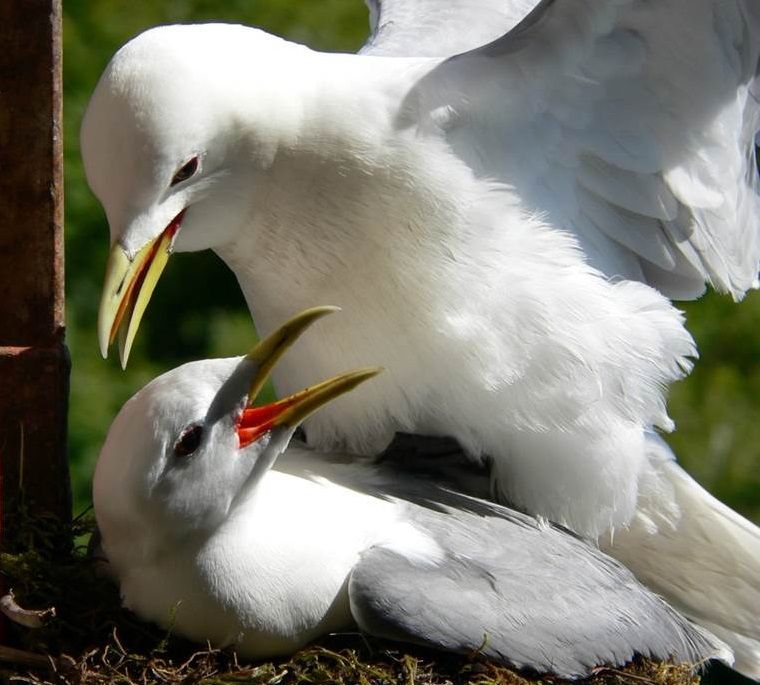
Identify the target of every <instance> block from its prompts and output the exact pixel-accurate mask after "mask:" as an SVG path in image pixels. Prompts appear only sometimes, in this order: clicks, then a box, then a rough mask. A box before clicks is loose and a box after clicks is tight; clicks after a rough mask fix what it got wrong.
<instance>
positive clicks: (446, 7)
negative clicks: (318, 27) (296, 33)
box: [360, 0, 536, 57]
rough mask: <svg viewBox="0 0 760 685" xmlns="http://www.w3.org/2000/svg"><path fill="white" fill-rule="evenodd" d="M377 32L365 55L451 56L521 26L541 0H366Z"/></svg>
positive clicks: (367, 44)
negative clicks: (537, 1)
mask: <svg viewBox="0 0 760 685" xmlns="http://www.w3.org/2000/svg"><path fill="white" fill-rule="evenodd" d="M365 1H366V3H367V6H368V7H369V23H370V31H371V35H370V37H369V39H368V40H367V43H366V44H365V45H364V47H363V48H362V49H361V51H360V52H361V53H362V54H368V55H388V56H391V55H392V56H404V57H449V56H451V55H455V54H457V53H459V52H463V51H465V50H472V49H473V48H476V47H478V46H480V45H483V44H485V43H488V42H490V41H492V40H494V39H496V38H498V37H499V36H501V35H502V34H504V33H505V32H506V31H509V30H510V29H511V28H512V27H513V26H515V25H516V24H517V23H518V22H519V21H520V20H521V19H522V18H523V17H524V16H525V15H526V14H527V13H528V12H529V11H530V10H531V9H532V7H533V5H535V4H536V2H535V0H443V1H442V0H365Z"/></svg>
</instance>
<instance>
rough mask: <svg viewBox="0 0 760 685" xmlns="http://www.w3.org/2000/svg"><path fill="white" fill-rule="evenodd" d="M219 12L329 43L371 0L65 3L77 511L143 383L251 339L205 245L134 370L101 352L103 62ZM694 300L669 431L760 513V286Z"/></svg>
mask: <svg viewBox="0 0 760 685" xmlns="http://www.w3.org/2000/svg"><path fill="white" fill-rule="evenodd" d="M212 20H214V21H225V22H239V23H245V24H251V25H255V26H260V27H262V28H264V29H266V30H268V31H271V32H273V33H277V34H279V35H282V36H285V37H287V38H290V39H291V40H296V41H299V42H304V43H307V44H308V45H310V46H312V47H315V48H318V49H325V50H355V49H356V48H357V47H358V46H359V45H361V43H362V41H363V38H364V36H365V35H366V31H367V14H366V9H365V8H364V6H363V3H362V2H361V0H225V1H224V2H222V1H220V0H130V1H127V0H65V1H64V96H65V101H64V102H65V105H64V106H65V157H66V248H67V252H66V260H67V261H66V269H67V276H66V285H67V306H68V310H67V323H68V344H69V346H70V348H71V354H72V361H73V367H72V380H71V384H72V394H71V410H70V454H71V463H72V475H73V485H74V494H75V503H76V504H75V507H76V510H77V511H78V510H80V509H81V508H83V507H84V506H86V504H87V503H88V502H89V498H90V478H91V474H92V469H93V466H94V463H95V460H96V458H97V454H98V450H99V448H100V444H101V443H102V440H103V438H104V436H105V433H106V430H107V428H108V425H109V424H110V422H111V420H112V418H113V416H114V415H115V413H116V412H117V411H118V409H119V407H120V406H121V405H122V403H123V402H124V401H125V400H126V399H127V398H128V397H129V396H130V395H131V394H132V393H134V392H135V391H136V390H137V389H138V388H140V387H141V386H142V385H144V384H145V383H146V382H147V381H148V380H149V379H151V378H153V377H154V376H156V375H158V374H159V373H161V372H162V371H165V370H167V369H169V368H171V367H173V366H176V365H178V364H180V363H182V362H184V361H189V360H192V359H198V358H203V357H211V356H224V355H235V354H241V353H242V352H243V351H244V350H246V349H247V348H248V347H249V346H250V344H251V341H252V339H253V335H254V333H253V327H252V324H251V323H250V318H249V316H248V312H247V309H246V308H245V305H244V302H243V298H242V296H241V294H240V292H239V290H238V287H237V284H236V283H235V279H234V277H233V276H232V274H231V273H230V272H229V271H228V270H227V269H226V267H225V266H224V265H223V264H222V263H221V261H220V260H219V259H217V258H216V257H215V256H214V255H213V254H211V253H203V254H192V255H181V256H180V257H175V258H174V259H173V260H171V262H170V263H169V266H168V268H167V272H166V273H165V275H164V276H163V278H162V279H161V284H160V286H159V287H158V289H157V291H156V294H155V295H154V297H153V300H152V302H151V305H150V310H149V312H148V315H147V316H146V317H145V319H144V320H143V323H142V325H141V331H140V335H139V336H138V339H137V342H136V344H135V348H134V350H133V352H132V357H131V359H130V364H129V369H128V370H127V371H126V372H122V371H121V370H120V369H119V367H118V364H117V362H116V360H115V359H109V360H108V361H107V362H104V361H103V360H102V359H101V358H100V356H99V354H98V352H97V342H96V334H95V319H96V313H97V306H98V300H99V295H100V285H101V279H102V272H103V267H104V265H105V259H106V253H107V249H108V239H107V228H106V222H105V218H104V216H103V213H102V211H101V209H100V207H99V205H98V203H97V202H96V200H95V199H94V198H93V196H92V195H91V194H90V192H89V190H88V189H87V185H86V182H85V180H84V173H83V170H82V165H81V160H80V157H79V151H78V148H79V142H78V130H79V125H80V121H81V118H82V113H83V111H84V108H85V106H86V103H87V99H88V97H89V94H90V93H91V91H92V89H93V88H94V86H95V83H96V81H97V78H98V76H99V74H100V72H101V71H102V70H103V68H104V67H105V65H106V63H107V62H108V60H109V59H110V57H111V55H112V54H113V53H114V52H115V51H116V50H117V49H118V47H119V46H120V45H122V44H123V43H124V42H125V41H127V40H128V39H129V38H130V37H132V36H134V35H135V34H137V33H139V32H140V31H142V30H143V29H146V28H148V27H150V26H154V25H157V24H165V23H174V22H196V21H212ZM260 67H261V68H262V69H266V68H267V65H266V64H262V65H260ZM685 308H686V311H687V317H688V323H689V327H690V330H691V331H692V332H693V333H694V335H695V337H696V338H697V342H698V344H699V347H700V351H701V355H702V359H701V360H700V361H699V363H698V364H697V367H696V370H695V372H694V373H693V374H692V376H691V377H690V378H689V379H688V380H687V381H684V382H682V383H680V384H678V385H677V386H676V387H674V388H673V390H672V392H671V402H670V407H671V415H672V416H673V418H674V419H675V420H676V422H677V424H678V430H677V431H676V432H675V433H674V434H673V435H672V436H671V437H669V441H670V443H671V445H672V446H673V447H674V449H675V450H676V453H677V454H678V455H679V458H680V460H681V463H682V464H683V465H684V466H685V467H686V468H687V469H688V470H689V471H690V472H691V473H692V474H693V475H694V476H695V477H696V478H697V479H698V480H699V481H700V482H701V483H703V484H704V485H705V486H706V487H707V488H708V489H710V490H711V491H712V492H714V493H715V494H716V495H717V496H718V497H720V498H721V499H723V500H724V501H726V502H727V503H729V504H730V505H731V506H733V507H735V508H737V509H738V510H739V511H741V512H743V513H745V514H747V515H749V516H751V517H753V518H754V519H755V520H756V521H760V468H759V467H760V330H759V328H760V295H758V294H753V295H751V296H750V297H748V298H747V299H746V301H745V302H743V303H741V304H740V305H735V304H734V303H732V302H731V301H730V299H728V298H726V297H719V296H717V295H715V294H710V295H709V296H707V297H705V298H703V299H702V300H701V301H700V302H697V303H690V304H688V305H687V306H686V307H685Z"/></svg>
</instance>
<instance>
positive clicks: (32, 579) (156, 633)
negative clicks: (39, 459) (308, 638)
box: [0, 508, 699, 685]
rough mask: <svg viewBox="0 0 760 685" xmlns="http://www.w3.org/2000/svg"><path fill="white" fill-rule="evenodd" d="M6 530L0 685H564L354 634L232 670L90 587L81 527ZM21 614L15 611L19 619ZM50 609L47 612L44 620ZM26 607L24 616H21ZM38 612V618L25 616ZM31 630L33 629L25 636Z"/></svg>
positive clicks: (653, 680) (224, 654)
mask: <svg viewBox="0 0 760 685" xmlns="http://www.w3.org/2000/svg"><path fill="white" fill-rule="evenodd" d="M17 511H18V513H17V514H16V515H15V517H14V520H13V521H7V522H6V523H7V524H8V530H10V531H13V539H12V540H10V541H6V543H5V544H4V547H3V549H2V551H1V552H0V571H1V572H2V575H3V576H4V579H5V585H6V587H7V588H13V591H14V593H15V595H14V597H15V600H16V601H17V602H18V606H16V607H15V608H14V610H15V611H16V612H17V615H16V619H17V620H19V621H20V622H21V624H26V625H21V624H19V623H14V622H6V623H7V627H6V631H5V636H4V639H3V643H4V645H5V646H2V647H0V680H2V682H15V683H19V682H21V683H34V684H43V683H45V684H47V683H51V684H56V685H68V684H72V685H73V684H79V683H92V684H100V683H123V684H124V685H138V684H139V685H151V684H161V685H165V684H166V683H183V684H184V683H187V684H191V683H193V684H194V683H199V684H201V683H202V684H203V685H232V684H240V683H251V684H253V685H264V684H267V685H295V684H299V685H300V684H304V683H324V684H325V685H327V684H332V683H335V684H337V685H354V684H360V685H383V684H388V685H391V684H393V685H396V684H398V685H444V684H452V685H464V684H471V685H497V684H500V685H534V684H535V683H553V684H559V683H562V682H563V681H562V680H559V679H556V678H547V677H538V676H531V675H530V674H525V673H519V672H516V671H514V670H511V669H509V668H505V667H504V666H501V665H497V664H493V663H489V662H487V661H485V660H483V659H482V658H480V657H479V656H478V655H477V654H473V655H470V656H469V657H461V656H455V655H449V654H442V653H440V652H435V651H431V650H425V649H421V648H416V647H414V648H412V647H410V646H408V645H398V644H394V643H389V642H384V641H381V640H376V639H373V638H368V637H366V636H364V635H361V634H359V633H345V634H336V635H330V636H327V637H325V638H324V639H323V640H322V641H320V643H319V644H316V645H313V646H310V647H308V648H306V649H303V650H301V651H299V652H298V653H297V654H295V655H294V656H293V657H292V658H290V659H287V660H285V659H283V660H277V661H273V662H267V663H247V662H241V661H239V660H238V658H237V656H236V655H235V653H234V652H232V651H229V650H216V649H212V648H211V647H210V646H207V647H206V648H200V649H199V647H198V645H193V644H190V643H188V642H187V641H185V640H182V639H180V638H179V637H176V636H174V635H172V632H171V630H169V631H162V630H160V629H158V628H156V627H155V626H151V625H149V624H145V623H142V622H141V621H140V620H139V619H137V618H136V617H135V616H134V615H133V614H131V613H130V612H129V611H127V610H125V609H123V608H122V607H121V606H120V603H119V596H118V592H117V590H116V588H114V586H113V585H112V584H111V583H110V582H109V581H107V580H106V579H104V578H102V577H100V576H99V575H98V574H97V572H96V566H95V563H94V562H93V560H92V558H91V556H90V555H89V554H88V553H87V547H86V546H87V541H88V539H89V536H90V535H91V533H92V531H93V530H94V521H93V519H92V517H91V515H90V516H83V517H79V518H78V519H75V520H74V521H73V523H71V524H65V525H64V524H61V523H60V522H59V521H57V520H56V519H53V518H45V517H43V518H39V517H38V518H32V517H30V516H28V513H27V512H25V511H24V510H23V508H20V509H18V510H17ZM22 607H23V609H22ZM53 607H54V611H51V610H50V609H51V608H53ZM30 608H32V609H34V610H30ZM35 610H36V611H35ZM30 626H34V627H30ZM585 682H587V683H589V685H697V683H699V677H697V676H695V675H694V674H693V672H692V669H691V668H690V667H689V666H687V665H676V664H669V663H656V662H652V661H648V660H645V659H639V660H637V661H635V662H633V663H631V664H629V665H628V666H626V667H625V668H622V669H612V668H600V669H598V671H597V672H596V673H595V674H594V675H593V676H592V677H591V678H589V679H588V680H587V681H585Z"/></svg>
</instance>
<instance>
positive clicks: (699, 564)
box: [602, 435, 760, 680]
mask: <svg viewBox="0 0 760 685" xmlns="http://www.w3.org/2000/svg"><path fill="white" fill-rule="evenodd" d="M649 446H650V465H651V471H650V473H649V474H648V475H647V477H646V479H645V480H644V481H643V482H642V484H641V490H640V496H639V501H638V508H637V512H636V515H635V517H634V520H633V521H632V522H631V524H630V526H629V527H628V528H626V529H625V530H618V531H616V532H615V535H614V537H613V538H612V539H611V540H610V541H608V542H605V541H603V542H602V547H603V548H604V550H605V551H606V552H607V553H608V554H610V555H611V556H614V557H616V558H617V559H619V560H620V561H621V562H623V563H624V564H625V565H626V566H627V567H628V568H630V569H631V570H632V571H633V573H634V574H635V575H636V576H637V578H638V579H639V580H640V581H642V582H643V583H644V584H645V585H647V586H649V587H650V588H651V589H653V590H655V591H656V592H658V593H659V594H660V595H662V596H663V597H664V598H665V599H666V600H667V601H668V602H670V603H671V604H672V605H673V606H675V607H676V608H678V609H679V610H680V611H681V612H683V613H684V614H685V615H686V616H688V617H689V618H691V619H692V620H693V621H694V622H696V623H698V624H699V625H701V626H703V627H705V628H707V629H708V630H710V631H712V632H713V633H714V634H715V635H717V636H718V637H720V638H721V639H723V640H724V641H725V642H726V643H727V644H728V645H729V646H731V648H732V649H733V650H734V654H735V658H736V661H735V664H734V668H735V669H736V670H737V671H739V672H741V673H742V674H744V675H745V676H747V677H749V678H754V679H759V680H760V528H758V527H757V526H755V525H754V524H753V523H751V522H750V521H748V520H747V519H745V518H743V517H742V516H740V515H739V514H737V513H736V512H735V511H733V510H732V509H730V508H729V507H727V506H726V505H725V504H723V503H722V502H720V501H718V500H717V499H715V498H714V497H713V496H712V495H710V493H708V492H707V491H706V490H705V489H704V488H702V487H701V486H700V485H699V484H698V483H697V482H696V481H695V480H694V479H692V478H691V477H690V476H689V475H688V474H687V473H686V472H685V471H684V470H683V469H682V468H681V467H679V466H678V464H676V463H675V460H674V458H673V455H672V452H671V451H670V449H669V448H668V447H667V445H666V444H665V443H664V442H663V441H662V440H661V439H660V438H659V437H657V436H655V435H652V436H651V438H650V440H649Z"/></svg>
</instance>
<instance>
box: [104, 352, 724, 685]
mask: <svg viewBox="0 0 760 685" xmlns="http://www.w3.org/2000/svg"><path fill="white" fill-rule="evenodd" d="M257 368H258V367H257V365H256V364H255V363H252V362H251V360H250V359H241V358H234V359H216V360H204V361H200V362H193V363H190V364H186V365H185V366H182V367H180V368H178V369H174V370H173V371H170V372H168V373H166V374H164V375H163V376H160V377H159V378H157V379H156V380H154V381H153V382H152V383H150V384H148V385H147V386H146V387H145V388H143V389H142V390H141V391H140V392H138V393H137V394H136V395H135V396H134V397H133V398H132V399H131V400H130V401H129V402H127V404H126V405H125V406H124V408H123V409H122V411H121V412H120V413H119V415H118V416H117V417H116V419H115V421H114V423H113V425H112V427H111V429H110V431H109V434H108V438H107V440H106V443H105V445H104V446H103V450H102V452H101V455H100V458H99V460H98V465H97V470H96V474H95V481H94V504H95V513H96V516H97V520H98V525H99V528H100V530H101V532H102V546H103V550H104V552H105V554H106V556H107V558H108V561H109V564H110V570H111V571H112V572H113V574H114V576H115V578H116V579H117V580H118V582H119V585H120V590H121V594H122V597H123V601H124V603H125V605H126V606H127V607H129V608H130V609H132V610H133V611H134V612H135V613H137V614H138V615H139V616H141V617H142V618H144V619H147V620H150V621H153V622H155V623H157V624H159V625H161V626H164V627H171V629H172V630H173V631H174V632H176V633H179V634H181V635H184V636H186V637H189V638H190V639H193V640H196V641H198V642H201V643H205V642H207V641H211V643H212V644H213V645H215V646H217V647H233V648H234V649H235V650H236V652H237V653H238V654H240V655H241V656H245V657H255V658H266V657H272V656H277V655H285V654H290V653H292V652H294V651H295V650H296V649H298V648H299V647H302V646H303V645H305V644H307V643H308V642H310V641H312V640H314V639H315V638H318V637H320V636H323V635H325V634H326V633H330V632H335V631H341V630H353V629H354V627H355V626H356V625H357V624H358V626H359V627H360V628H361V629H363V630H364V631H366V632H368V633H370V634H373V635H377V636H380V637H386V638H391V639H395V640H404V641H411V642H416V643H418V644H423V645H427V646H432V647H436V648H439V649H446V650H450V651H455V652H459V653H470V654H471V653H473V652H474V651H479V652H481V653H482V654H483V656H486V657H488V658H490V659H495V660H498V661H502V662H506V663H508V664H511V665H513V666H516V667H519V668H530V669H533V670H535V671H538V672H539V673H547V672H548V673H553V674H557V675H560V676H563V677H581V676H588V675H590V674H591V673H592V672H593V669H594V668H595V667H597V666H600V665H608V664H609V665H622V664H624V663H626V662H628V661H630V660H631V659H632V658H633V657H634V656H635V655H644V656H648V657H651V658H654V659H659V660H665V659H673V660H675V661H677V662H686V663H691V664H693V665H695V666H697V665H699V664H701V663H702V662H703V661H704V660H706V659H708V658H719V659H723V660H726V661H728V662H729V663H730V662H731V652H730V650H729V649H728V648H727V647H726V646H725V645H724V644H723V643H722V642H721V641H720V640H718V639H717V638H715V637H714V636H713V635H712V634H710V633H709V632H708V631H705V630H702V629H700V628H698V627H696V626H694V625H692V624H691V623H689V622H688V621H687V620H685V619H684V618H683V617H682V616H680V615H679V614H677V613H676V612H675V611H673V610H672V609H671V608H670V607H669V606H668V605H667V604H665V602H664V601H663V600H661V599H660V598H659V597H656V596H655V595H654V594H653V593H651V592H649V591H648V590H646V589H645V588H644V587H643V586H642V585H640V584H639V583H638V582H636V580H635V579H634V578H633V576H632V575H631V574H630V572H628V571H627V569H625V568H624V567H623V566H621V565H620V564H618V563H616V562H615V561H613V560H612V559H610V558H609V557H606V556H605V555H603V554H602V553H601V552H599V551H598V550H596V549H595V548H593V547H592V546H590V545H589V544H587V543H586V542H584V541H582V540H580V539H579V538H577V537H576V536H574V535H571V534H569V533H567V532H566V531H564V530H560V529H558V528H555V527H553V526H550V525H548V524H546V523H543V522H540V521H537V520H536V519H533V518H531V517H529V516H525V515H523V514H519V513H517V512H514V511H511V510H509V509H506V508H504V507H501V506H499V505H496V504H492V503H489V502H486V501H482V500H478V499H476V498H471V497H466V496H464V495H459V494H456V493H454V492H452V491H450V490H449V489H447V488H446V486H445V484H443V483H442V482H437V481H436V480H435V479H430V478H428V479H426V480H421V479H417V478H415V477H414V476H411V475H410V474H408V473H404V472H403V471H400V470H399V469H398V468H397V467H391V468H390V469H387V468H385V467H384V466H383V465H377V464H373V463H372V462H371V461H370V460H362V459H360V458H356V457H351V456H349V455H341V454H321V453H318V452H315V451H313V450H309V449H306V448H305V447H303V446H301V445H295V446H291V447H288V442H289V441H290V436H291V435H292V433H293V430H294V428H295V425H294V424H290V425H281V426H276V427H274V428H272V429H271V430H269V431H266V432H263V433H261V435H260V436H259V437H258V439H256V440H255V441H253V442H252V443H250V444H248V445H245V446H241V445H240V443H239V440H238V435H242V431H241V428H240V426H241V425H242V424H243V423H245V413H244V410H243V407H244V406H245V405H246V390H247V388H248V385H249V384H250V379H251V378H252V376H254V375H255V373H256V371H257ZM271 406H273V405H271ZM253 411H254V412H255V411H256V410H253ZM258 411H259V412H260V413H262V412H263V414H265V415H268V413H269V412H270V409H268V407H264V408H260V409H259V410H258ZM190 432H192V433H190ZM188 434H193V435H195V436H196V438H195V440H194V441H193V442H192V443H189V442H187V441H183V437H182V436H184V435H188Z"/></svg>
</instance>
